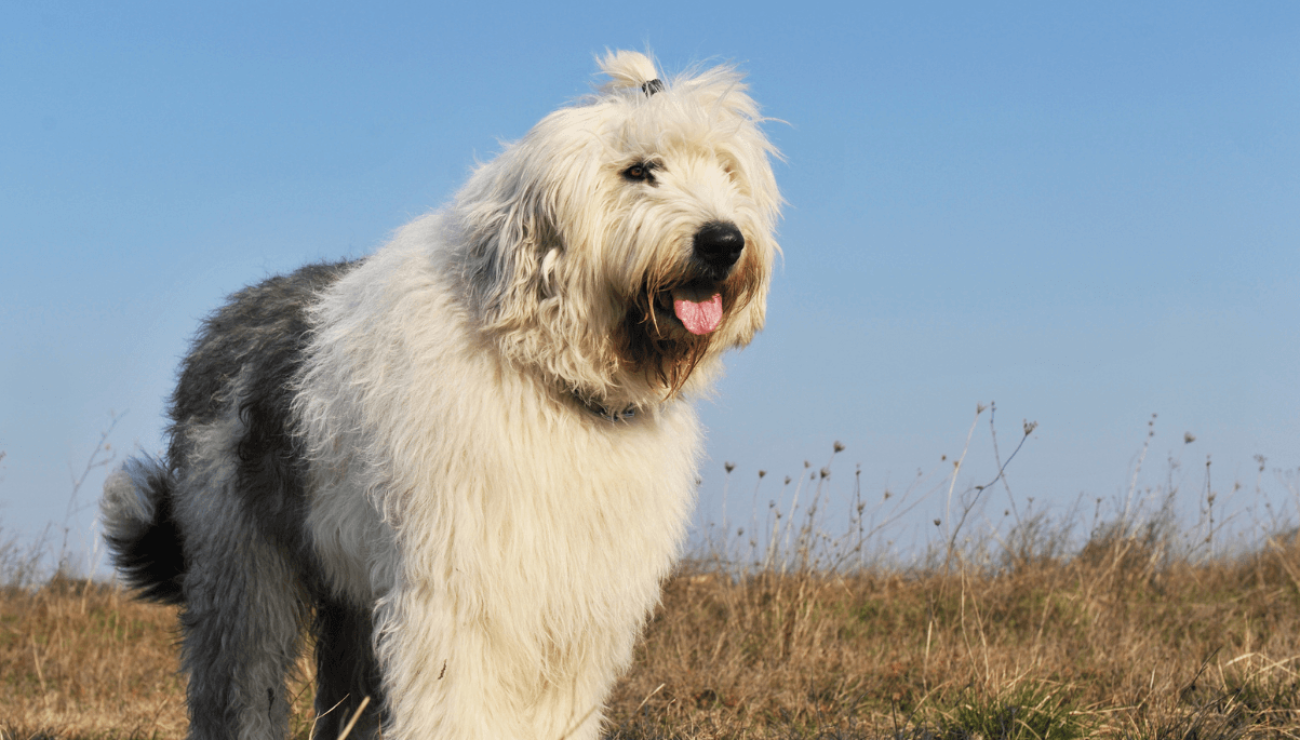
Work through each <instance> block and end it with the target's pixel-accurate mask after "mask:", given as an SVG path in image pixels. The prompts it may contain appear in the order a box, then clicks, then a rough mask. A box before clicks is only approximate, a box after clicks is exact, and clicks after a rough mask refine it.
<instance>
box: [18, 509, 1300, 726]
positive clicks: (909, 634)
mask: <svg viewBox="0 0 1300 740" xmlns="http://www.w3.org/2000/svg"><path fill="white" fill-rule="evenodd" d="M1139 535H1141V536H1139ZM1148 535H1150V531H1149V530H1148V531H1146V532H1139V533H1138V534H1132V533H1129V534H1124V533H1123V530H1115V529H1114V528H1111V529H1107V530H1105V531H1102V532H1101V533H1100V534H1098V535H1096V536H1094V538H1093V539H1092V540H1091V541H1089V542H1088V544H1087V545H1086V546H1085V547H1084V548H1083V549H1082V550H1081V551H1080V552H1078V553H1076V554H1075V555H1074V556H1072V557H1068V558H1055V557H1029V558H1022V559H1020V560H1018V561H1016V560H1007V559H1004V560H1003V561H1002V563H1001V564H1000V565H999V566H998V567H991V566H989V565H988V564H985V565H982V566H978V567H977V566H976V565H974V564H972V562H971V561H970V559H968V558H959V557H955V558H953V559H952V560H950V561H949V562H948V563H946V564H944V563H938V564H936V565H933V566H931V567H929V568H915V569H911V570H905V569H888V568H883V567H877V568H869V569H855V570H854V571H851V572H843V573H834V572H826V571H814V570H797V569H796V570H793V571H791V572H788V573H786V574H784V575H782V574H781V573H780V572H779V570H777V569H775V568H769V569H768V570H765V571H761V572H757V573H753V574H749V575H737V574H735V573H733V572H729V571H728V569H727V568H724V567H721V566H718V565H709V564H708V563H700V562H696V563H693V564H691V565H689V566H688V567H686V568H685V569H683V571H682V572H681V573H680V574H679V575H678V576H677V577H675V578H673V579H672V580H671V581H670V582H669V583H668V584H667V588H666V590H665V594H664V600H663V605H662V607H661V608H660V609H659V610H658V612H657V613H656V614H655V616H654V618H653V620H652V622H651V624H650V625H649V629H648V631H647V635H646V638H645V640H644V641H643V642H642V644H641V645H640V647H639V648H638V651H637V659H636V663H635V665H634V667H633V669H632V671H631V672H630V674H629V675H628V676H627V677H626V678H625V679H624V680H623V681H622V682H621V683H620V684H619V686H618V688H617V690H616V692H615V696H614V699H613V702H612V707H611V712H610V715H611V720H612V725H613V728H614V734H615V736H616V737H619V738H660V737H664V738H667V737H819V736H820V737H836V738H838V737H863V738H884V737H892V738H925V737H935V738H974V737H985V738H994V737H1018V738H1019V737H1023V738H1030V737H1037V736H1045V737H1054V738H1069V737H1083V736H1090V737H1115V738H1121V737H1122V738H1153V739H1154V738H1202V739H1204V738H1237V737H1296V736H1297V734H1300V663H1298V662H1297V661H1298V660H1300V580H1298V579H1300V548H1297V546H1296V544H1295V543H1294V542H1293V541H1292V542H1283V541H1279V540H1272V541H1270V542H1269V544H1268V546H1266V547H1264V548H1263V549H1261V550H1259V551H1257V552H1253V553H1250V554H1247V555H1238V556H1226V555H1225V556H1222V557H1219V558H1216V559H1213V560H1208V561H1204V562H1199V563H1195V562H1191V561H1190V560H1188V559H1186V558H1172V557H1170V556H1169V554H1168V553H1167V552H1162V551H1161V550H1160V541H1159V540H1158V539H1153V538H1152V537H1151V536H1148ZM1040 549H1041V548H1040ZM305 670H306V669H305V668H304V671H305ZM176 671H177V663H176V648H175V613H174V611H173V610H172V609H168V608H165V607H157V606H149V605H143V604H140V603H137V602H135V601H132V600H130V599H129V598H127V597H126V595H124V594H123V593H122V592H121V591H119V590H118V589H117V588H115V587H112V586H107V585H100V584H94V583H90V582H85V581H69V580H65V579H55V580H53V581H51V582H50V583H49V584H47V585H46V586H44V587H42V588H40V589H38V590H35V591H32V590H28V589H9V590H7V591H5V592H4V597H3V600H2V601H0V713H3V717H4V719H3V721H0V730H2V731H3V733H4V737H6V738H27V737H32V736H35V735H39V734H47V735H48V736H51V737H58V738H80V737H121V738H126V737H141V738H152V737H158V738H171V737H181V736H182V735H183V733H184V727H185V721H184V706H183V691H184V689H183V679H182V678H180V677H179V676H178V675H177V672H176ZM306 678H307V677H306V676H304V680H305V679H306ZM299 688H300V689H301V690H302V694H303V695H302V698H301V700H300V701H299V705H300V707H301V709H300V711H299V712H298V713H297V717H296V720H295V724H296V727H295V735H296V736H298V737H303V738H305V737H306V736H307V734H308V732H309V731H310V720H311V717H310V710H309V709H308V706H309V704H310V702H309V700H308V698H307V695H308V693H309V690H308V689H307V688H306V686H305V684H303V685H300V687H299Z"/></svg>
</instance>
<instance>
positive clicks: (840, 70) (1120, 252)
mask: <svg viewBox="0 0 1300 740" xmlns="http://www.w3.org/2000/svg"><path fill="white" fill-rule="evenodd" d="M452 5H455V6H456V7H449V6H452ZM647 47H649V48H651V49H653V51H654V53H655V54H656V56H657V57H658V58H659V60H660V62H661V65H662V66H663V67H664V68H666V70H667V71H668V72H669V73H671V72H673V71H677V70H680V69H682V68H684V67H686V66H688V65H689V64H691V63H693V62H698V61H710V60H712V61H732V62H735V63H737V64H739V66H740V67H741V68H743V69H744V70H745V71H746V72H747V73H748V74H749V76H750V82H751V84H752V92H753V95H754V96H755V97H756V98H757V99H758V100H759V101H760V103H761V104H762V105H763V106H764V110H765V112H766V113H767V114H768V115H769V116H771V117H773V118H775V119H780V122H773V123H771V124H770V125H769V126H768V131H769V133H770V135H771V137H772V139H773V140H774V141H775V142H776V143H777V145H778V146H779V147H780V148H781V149H782V151H783V152H784V154H785V157H786V159H785V161H784V162H783V163H779V164H778V165H777V167H776V171H777V177H778V179H779V182H780V184H781V186H782V189H783V193H784V195H785V197H786V199H787V200H788V201H789V206H788V208H787V210H786V214H785V219H784V222H783V223H782V226H781V243H782V245H783V248H784V250H785V258H784V262H783V264H782V265H781V266H780V267H779V269H778V273H777V275H776V277H775V280H774V284H773V290H772V295H771V299H770V306H769V317H770V318H769V325H768V329H767V331H765V332H764V333H763V334H762V335H760V336H759V337H758V339H757V340H756V341H755V343H754V345H752V346H751V347H750V348H749V349H747V350H745V351H744V352H742V353H739V354H737V355H734V356H733V357H732V358H731V361H730V365H729V367H730V372H729V376H728V377H727V379H726V380H725V381H724V382H723V383H722V385H721V386H720V388H719V389H718V393H717V395H716V398H714V399H712V400H709V401H706V402H705V403H704V404H703V407H702V411H703V418H704V419H705V422H706V424H707V425H708V427H709V429H710V435H709V447H708V453H709V459H708V460H706V461H705V464H704V468H703V477H704V484H703V487H702V491H703V497H702V501H701V512H702V516H703V517H711V518H717V515H718V513H719V511H720V492H721V490H722V487H723V483H722V479H723V476H724V474H723V471H722V464H723V462H724V461H734V462H736V463H737V465H738V467H737V469H736V471H735V473H733V476H735V481H736V482H735V483H734V484H733V486H732V487H731V488H730V489H729V490H736V491H738V490H741V489H742V488H743V490H744V491H745V493H744V498H745V499H746V503H745V504H744V506H745V507H748V506H749V505H750V504H749V502H748V499H749V498H750V496H751V491H752V481H753V480H754V477H755V473H754V471H756V470H757V469H759V468H764V469H768V470H771V471H772V472H773V473H774V474H775V475H774V476H773V478H769V479H768V481H767V482H765V483H764V485H765V486H767V487H766V488H764V489H761V490H760V495H759V497H758V498H759V499H763V500H766V499H770V498H774V497H775V496H776V495H777V494H778V493H780V491H779V489H780V484H779V481H776V482H775V483H773V480H774V479H775V478H777V477H778V476H781V475H784V474H796V473H797V472H798V471H799V470H800V469H802V464H803V460H805V459H809V460H812V461H814V466H815V467H816V466H820V465H822V464H824V462H825V458H827V457H828V456H829V453H830V448H831V444H832V442H833V441H834V440H842V441H843V442H844V444H845V445H846V446H847V449H846V450H845V452H844V453H842V455H841V456H840V457H839V458H838V460H837V462H836V471H837V473H836V476H835V478H834V479H835V480H837V481H839V484H838V485H839V486H841V488H842V487H843V486H847V485H848V484H849V483H848V481H849V478H850V476H849V473H851V472H852V470H853V467H854V466H855V465H859V464H860V465H861V470H862V478H861V480H862V484H863V489H864V492H870V493H872V494H873V495H874V494H877V493H879V492H881V491H883V490H884V489H885V488H886V487H894V488H897V487H899V486H905V485H906V482H907V481H908V480H910V479H911V478H913V477H914V476H915V473H916V471H917V469H918V468H919V469H922V470H926V471H939V472H938V476H939V477H940V478H942V475H943V471H944V469H945V468H944V466H945V465H947V462H946V461H945V462H941V461H940V456H941V455H949V456H956V455H959V454H960V453H961V451H962V448H963V444H964V440H965V438H966V434H967V430H968V429H969V427H970V424H971V421H972V418H973V416H974V412H975V407H976V404H977V403H988V402H989V401H991V400H993V401H996V402H997V407H998V422H999V424H998V429H999V437H1000V441H1002V443H1003V446H1004V447H1006V446H1008V445H1009V444H1010V443H1011V442H1012V441H1014V439H1015V438H1017V437H1018V436H1019V429H1020V426H1021V421H1022V420H1023V419H1030V420H1036V421H1038V422H1039V426H1038V428H1037V429H1036V431H1035V432H1034V434H1033V436H1032V437H1031V439H1030V440H1029V441H1028V442H1027V444H1026V446H1025V449H1024V450H1023V451H1022V452H1021V454H1020V456H1019V457H1018V458H1017V459H1016V461H1015V463H1014V465H1013V466H1012V468H1011V469H1010V470H1009V473H1008V475H1009V480H1010V482H1011V483H1012V487H1013V490H1014V491H1015V492H1016V495H1017V496H1018V497H1029V496H1033V497H1035V499H1036V501H1038V502H1040V503H1039V504H1037V505H1039V506H1050V507H1056V508H1057V509H1058V510H1060V511H1065V510H1067V508H1068V507H1069V505H1070V504H1071V503H1072V502H1073V501H1075V500H1076V498H1077V497H1078V496H1079V495H1081V494H1082V495H1084V496H1085V497H1086V498H1088V499H1091V498H1095V497H1104V498H1106V499H1113V498H1114V497H1116V496H1117V495H1120V494H1122V493H1123V492H1124V491H1125V489H1126V487H1127V485H1128V481H1129V475H1130V471H1131V467H1132V465H1133V463H1134V460H1135V457H1136V456H1137V454H1138V452H1139V451H1140V449H1141V445H1142V442H1143V439H1144V435H1145V433H1146V430H1147V427H1146V423H1147V420H1148V418H1149V416H1150V414H1151V413H1153V412H1158V413H1159V415H1160V416H1159V418H1158V419H1157V422H1156V426H1155V430H1156V436H1155V437H1154V438H1153V440H1152V448H1151V453H1150V455H1149V457H1148V463H1147V471H1148V472H1147V473H1144V481H1147V483H1146V484H1147V485H1157V484H1159V483H1161V482H1162V481H1163V480H1164V479H1165V475H1166V473H1167V472H1168V465H1167V463H1166V462H1165V461H1166V459H1167V458H1170V457H1172V458H1173V459H1175V460H1177V461H1180V462H1181V468H1179V469H1178V470H1177V471H1175V477H1177V478H1179V479H1181V480H1183V481H1184V482H1183V487H1184V489H1185V490H1186V491H1187V492H1188V493H1187V496H1189V497H1191V498H1189V499H1188V501H1187V502H1185V505H1186V506H1187V507H1190V508H1189V510H1192V509H1194V508H1195V501H1194V500H1193V499H1194V496H1195V493H1196V491H1197V490H1198V489H1199V488H1201V487H1202V486H1203V485H1204V462H1205V456H1206V455H1211V456H1212V459H1213V461H1214V469H1213V471H1214V472H1213V479H1212V483H1211V487H1212V488H1213V489H1214V490H1216V491H1220V492H1221V495H1222V498H1221V499H1220V500H1221V501H1223V500H1227V501H1228V502H1229V503H1230V504H1231V505H1235V506H1238V507H1240V508H1242V509H1243V510H1245V511H1248V512H1253V514H1251V515H1253V516H1259V500H1258V496H1257V495H1256V494H1255V493H1254V483H1255V481H1256V479H1257V475H1256V463H1255V461H1254V459H1253V456H1255V455H1264V456H1266V457H1267V460H1268V463H1267V468H1268V470H1267V471H1266V473H1265V475H1264V476H1263V480H1264V483H1265V484H1266V485H1265V486H1264V488H1265V489H1266V491H1271V492H1272V493H1271V494H1269V495H1273V496H1282V495H1283V494H1285V493H1286V486H1285V481H1279V480H1278V479H1277V477H1276V475H1275V473H1274V469H1275V468H1280V469H1286V470H1296V469H1297V468H1300V444H1298V443H1300V382H1298V381H1300V341H1298V340H1300V336H1298V334H1300V332H1298V331H1297V325H1298V324H1300V322H1298V321H1297V319H1298V318H1300V290H1298V288H1300V6H1297V5H1295V4H1294V3H1284V2H1278V3H1267V2H1263V3H1251V4H1242V3H1231V2H1223V3H1198V2H1177V3H1173V2H1171V3H1140V4H1139V3H1088V4H1065V3H995V4H983V5H979V6H977V5H976V4H973V3H907V4H903V3H887V4H885V3H882V4H873V3H864V4H853V5H850V4H843V5H831V4H819V3H783V4H767V3H762V2H757V3H755V2H750V3H716V4H701V3H692V4H672V3H669V4H658V5H654V6H644V5H637V6H632V5H627V6H616V5H610V4H603V3H602V4H596V3H592V4H585V5H583V4H569V5H565V4H560V5H547V6H546V7H541V6H540V5H539V4H533V3H530V4H519V5H493V4H489V3H480V4H473V3H458V4H446V3H421V4H399V3H371V4H369V5H368V7H366V8H365V9H361V8H360V7H352V6H347V5H340V4H334V3H321V2H317V3H311V4H299V5H287V4H274V3H256V4H239V3H222V4H220V5H211V6H208V7H201V6H199V5H197V4H162V3H158V4H146V3H115V4H102V3H98V4H92V3H81V4H78V3H60V2H48V3H40V4H37V3H8V4H6V5H5V6H4V7H3V9H0V100H3V101H4V102H3V103H2V104H0V224H3V236H0V250H2V251H3V258H4V259H3V262H2V263H0V264H2V265H3V266H2V267H0V451H4V452H5V453H6V456H5V457H4V459H3V460H0V527H3V528H4V532H0V534H4V533H15V532H21V533H32V532H39V531H40V529H41V528H42V527H43V526H45V524H46V523H49V522H54V523H56V524H58V523H62V522H63V520H64V517H65V511H66V508H67V502H68V495H69V491H70V489H71V483H70V473H69V468H70V467H71V468H73V469H74V470H78V471H79V469H80V467H81V465H82V464H83V463H84V460H85V458H86V457H87V456H88V455H89V454H90V453H91V451H92V450H93V449H94V445H95V443H96V440H97V439H98V435H99V432H100V431H101V430H102V429H104V428H105V427H106V426H107V425H108V423H109V418H110V416H109V415H110V412H116V413H119V414H121V413H123V412H125V415H124V416H122V417H121V419H120V422H119V424H118V426H117V427H116V428H115V429H114V432H113V434H112V437H111V439H110V442H111V444H113V445H114V448H115V450H119V451H127V450H130V449H132V448H136V447H138V448H141V449H144V450H148V451H153V450H157V449H158V448H159V447H160V446H161V431H162V427H163V417H162V410H163V403H164V399H165V397H166V395H167V394H168V393H169V391H170V386H171V384H172V381H173V378H174V371H175V367H176V364H177V362H178V360H179V358H180V357H181V356H182V354H183V353H184V351H185V347H186V342H187V341H188V337H189V336H190V335H191V333H192V332H193V330H194V328H195V326H196V324H197V321H198V320H199V319H200V318H201V317H202V316H203V315H205V314H206V313H207V312H208V311H210V310H212V309H213V308H215V307H216V306H217V305H218V304H219V303H220V301H221V300H222V297H223V296H224V295H226V294H228V293H230V292H232V291H234V290H236V289H238V288H239V287H241V286H242V285H244V284H246V283H249V282H252V281H256V280H258V279H261V278H263V277H265V276H268V275H271V274H274V273H277V272H282V271H285V270H289V269H292V268H294V267H295V266H297V265H299V264H301V263H303V262H307V261H312V260H320V259H335V258H339V257H346V256H359V255H363V254H366V253H368V252H369V251H371V250H373V249H374V248H375V247H377V246H378V245H380V244H382V243H383V242H384V240H385V238H386V236H387V235H388V234H389V233H390V232H391V231H392V230H393V229H395V228H397V227H398V226H400V225H401V224H402V223H404V222H406V221H407V220H409V219H411V218H413V217H415V216H417V215H419V214H421V213H424V212H426V211H428V210H430V209H433V208H436V207H437V206H439V205H440V204H441V203H443V202H445V201H446V200H447V199H448V198H449V197H450V196H451V195H452V194H453V193H454V191H455V189H456V187H457V186H458V184H459V183H461V182H462V181H463V180H464V178H465V176H466V174H467V172H468V171H469V169H470V167H471V166H472V164H473V162H474V161H475V159H476V158H477V159H480V160H482V159H486V158H489V157H491V156H492V155H493V153H494V152H495V151H497V149H498V148H499V144H498V142H499V141H501V140H511V139H515V138H518V137H519V136H521V135H523V134H524V133H525V132H526V131H527V129H528V127H529V126H530V125H532V123H534V122H535V121H537V120H538V119H539V118H540V117H542V116H543V115H545V114H546V113H547V112H548V111H550V110H552V109H553V108H555V107H557V106H559V105H562V104H564V103H565V102H566V101H568V100H571V99H573V98H574V97H576V96H578V95H580V94H582V93H583V92H585V91H586V90H587V89H588V86H589V85H590V83H591V82H592V81H593V79H594V73H595V63H594V61H593V57H594V56H595V55H596V54H599V53H601V52H602V51H603V50H604V49H606V48H635V49H645V48H647ZM983 420H984V422H986V421H987V412H986V413H985V415H984V417H983ZM1188 431H1190V432H1192V433H1193V434H1194V435H1195V436H1196V441H1195V442H1193V443H1191V444H1185V443H1184V442H1183V434H1184V432H1188ZM1003 452H1004V454H1005V450H1004V451H1003ZM993 472H994V465H993V462H992V456H991V451H990V449H989V445H988V429H987V424H986V423H981V425H980V426H979V427H978V428H977V430H976V433H975V436H974V438H973V441H972V443H971V447H970V452H969V453H968V463H967V466H966V468H965V469H964V470H963V472H962V473H961V474H959V484H958V487H959V488H960V487H962V486H965V485H967V484H969V483H974V482H986V481H985V480H983V479H986V478H990V477H991V476H992V474H993ZM102 474H103V471H102V470H100V471H96V472H95V473H94V474H92V476H91V478H90V479H89V481H88V483H87V488H86V490H84V491H83V492H82V494H81V495H82V496H83V497H84V498H85V500H86V501H87V502H89V501H90V500H92V499H93V498H94V497H95V495H97V488H98V486H99V483H100V482H101V481H102ZM1292 480H1293V479H1292ZM1234 481H1240V482H1242V483H1243V484H1245V486H1246V487H1245V489H1243V491H1240V492H1237V493H1236V494H1232V493H1231V489H1232V485H1233V482H1234ZM840 492H841V493H843V490H841V491H840ZM735 495H736V494H732V496H733V498H734V496H735ZM997 495H1000V496H1003V497H1004V498H1005V492H1001V493H997ZM738 505H739V504H737V503H736V502H735V501H733V502H732V504H731V506H732V511H733V514H734V512H735V507H736V506H738ZM1002 505H1003V504H1002V503H1001V502H1000V501H993V500H991V503H990V507H991V509H1000V508H1001V507H1002ZM939 508H940V502H939V501H938V498H934V499H933V500H932V501H928V502H926V503H924V504H922V506H921V508H920V509H918V511H917V514H916V517H917V521H922V520H925V521H928V519H929V518H930V517H931V515H932V514H933V515H935V516H937V513H935V512H938V510H939ZM999 513H1000V512H999ZM90 519H91V513H90V512H86V513H84V514H82V515H81V516H80V517H77V518H74V520H73V521H72V524H73V525H74V530H75V531H83V530H84V529H85V528H86V527H88V526H89V524H90ZM913 524H914V523H913ZM899 526H900V527H905V526H912V524H909V523H905V522H900V524H899Z"/></svg>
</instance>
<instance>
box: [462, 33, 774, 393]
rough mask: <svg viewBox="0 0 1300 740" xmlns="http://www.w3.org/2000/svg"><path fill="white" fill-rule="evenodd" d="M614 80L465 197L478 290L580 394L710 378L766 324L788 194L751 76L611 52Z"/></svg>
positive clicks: (510, 349)
mask: <svg viewBox="0 0 1300 740" xmlns="http://www.w3.org/2000/svg"><path fill="white" fill-rule="evenodd" d="M602 67H603V70H604V72H605V74H606V75H607V76H608V77H609V81H608V82H607V83H606V84H605V85H604V86H603V87H602V88H601V89H600V90H599V91H598V92H597V93H595V94H594V95H592V96H590V97H588V98H586V99H584V100H582V101H580V102H579V103H578V104H577V105H574V106H572V107H568V108H563V109H561V110H558V111H556V112H554V113H552V114H550V115H549V116H547V117H546V118H544V119H542V121H541V122H540V123H538V124H537V125H536V126H535V127H534V128H533V129H532V130H531V131H529V132H528V134H527V135H526V136H525V137H524V138H523V139H522V140H521V141H519V142H517V143H515V144H512V145H509V146H508V147H507V148H506V149H505V151H503V152H502V153H501V154H500V155H499V156H498V157H497V158H496V159H495V160H493V161H491V162H489V163H487V164H485V165H483V166H482V167H480V168H479V170H478V171H477V172H476V173H475V174H474V176H473V178H472V179H471V180H470V182H469V183H468V184H467V185H466V187H465V189H464V190H462V191H461V193H460V195H459V196H458V198H457V201H456V204H455V206H454V209H453V210H454V213H455V215H456V222H457V223H458V224H459V228H460V229H462V232H461V234H462V241H463V243H464V244H465V245H466V246H465V251H464V252H463V253H462V254H460V255H458V259H460V260H461V269H462V270H463V275H464V277H465V285H466V289H467V293H468V295H469V297H470V301H471V304H472V306H473V308H474V310H475V311H476V312H477V313H478V317H479V320H480V321H481V323H482V324H483V326H484V327H485V330H486V331H487V332H488V333H489V334H490V335H491V336H492V337H493V338H494V339H495V340H496V342H497V344H498V345H499V346H500V347H501V349H502V351H503V352H504V353H505V354H506V355H507V356H508V357H509V358H510V359H511V361H513V362H516V363H519V364H520V365H522V366H524V367H526V368H532V369H536V370H537V371H540V372H541V373H542V374H543V375H544V376H545V377H547V379H548V380H549V381H550V382H553V383H555V384H558V385H559V386H560V387H561V388H562V389H563V390H565V391H567V392H571V393H574V394H575V395H577V396H578V397H579V398H581V399H584V400H586V401H589V402H592V403H597V404H601V405H604V406H606V407H615V406H618V407H644V406H648V405H651V404H654V403H656V402H658V401H661V400H663V399H664V398H666V397H669V396H671V395H673V394H676V393H678V392H680V391H682V390H683V389H686V390H691V389H695V388H699V387H701V386H702V384H704V383H707V382H708V380H709V378H710V377H711V376H712V375H714V374H715V373H716V371H717V369H718V367H719V362H718V359H719V357H720V355H721V353H722V352H723V351H724V350H726V349H727V348H730V347H741V346H744V345H745V344H747V343H748V342H749V341H750V339H751V338H752V337H753V336H754V333H755V332H756V331H758V330H759V329H760V328H762V325H763V319H764V311H765V303H766V297H767V289H768V280H769V276H770V274H771V269H772V262H773V259H774V257H775V255H776V253H777V251H778V249H779V248H778V246H777V244H776V241H775V238H774V234H773V231H774V228H775V224H776V220H777V218H778V215H779V209H780V204H781V199H780V195H779V193H778V191H777V187H776V181H775V179H774V177H773V175H772V168H771V164H770V162H769V159H770V158H771V157H773V156H776V151H775V149H774V148H773V146H772V145H771V144H770V143H769V142H768V140H767V138H766V137H765V136H764V135H763V132H762V131H761V129H760V128H759V125H760V123H761V122H762V120H763V119H762V118H761V117H760V115H759V112H758V107H757V105H755V103H754V101H753V100H751V99H750V97H749V96H748V95H747V94H746V92H745V91H746V86H745V85H744V83H743V82H742V81H741V76H740V75H739V74H738V73H737V72H736V71H735V70H734V69H732V68H730V67H725V66H723V67H715V68H713V69H709V70H705V71H701V72H698V73H694V74H690V73H688V74H685V75H682V76H679V77H677V78H674V79H672V80H670V81H664V80H662V78H661V77H660V75H659V74H658V72H657V71H656V70H655V67H654V64H653V62H651V61H650V59H649V58H647V57H646V56H645V55H642V54H638V53H635V52H626V51H620V52H615V53H610V54H608V55H607V56H606V57H605V58H604V60H603V62H602Z"/></svg>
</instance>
